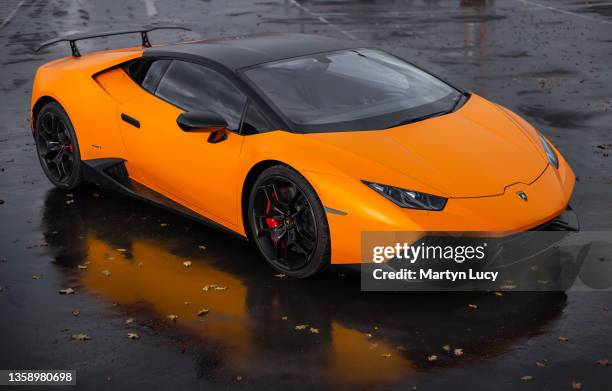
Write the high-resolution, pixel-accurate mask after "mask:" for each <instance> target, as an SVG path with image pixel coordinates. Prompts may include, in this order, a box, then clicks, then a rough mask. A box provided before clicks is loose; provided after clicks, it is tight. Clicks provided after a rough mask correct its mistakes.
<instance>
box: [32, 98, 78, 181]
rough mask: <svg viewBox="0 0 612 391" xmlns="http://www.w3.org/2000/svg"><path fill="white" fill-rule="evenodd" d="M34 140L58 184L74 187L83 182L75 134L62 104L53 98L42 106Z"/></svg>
mask: <svg viewBox="0 0 612 391" xmlns="http://www.w3.org/2000/svg"><path fill="white" fill-rule="evenodd" d="M34 140H35V142H36V150H37V152H38V158H39V160H40V164H41V166H42V168H43V171H44V172H45V175H46V176H47V178H49V180H50V181H51V182H52V183H53V184H54V185H55V186H57V187H60V188H63V189H73V188H75V187H76V186H77V185H79V184H80V182H81V180H80V177H81V167H80V163H81V159H80V154H79V148H78V143H77V141H76V135H75V133H74V129H73V128H72V124H71V123H70V120H69V119H68V116H67V115H66V113H65V112H64V110H63V109H62V108H61V106H60V105H59V104H57V103H55V102H50V103H48V104H47V105H45V106H44V107H43V108H42V109H41V110H40V112H39V114H38V117H37V118H36V130H35V132H34Z"/></svg>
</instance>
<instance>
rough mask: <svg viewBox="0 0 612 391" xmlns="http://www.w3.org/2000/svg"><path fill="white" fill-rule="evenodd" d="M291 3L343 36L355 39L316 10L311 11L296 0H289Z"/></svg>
mask: <svg viewBox="0 0 612 391" xmlns="http://www.w3.org/2000/svg"><path fill="white" fill-rule="evenodd" d="M291 4H293V5H294V6H296V7H298V8H299V9H301V10H302V11H304V12H306V13H307V14H309V15H310V16H312V17H313V18H315V19H318V20H319V21H321V22H323V23H325V24H326V25H328V26H329V27H331V28H333V29H334V30H336V31H338V32H339V33H341V34H342V35H344V36H345V37H347V38H349V39H355V40H356V39H357V37H356V36H354V35H353V34H351V33H349V32H348V31H345V30H342V29H341V28H340V27H338V26H336V25H335V24H333V23H332V22H330V21H329V20H327V19H325V17H323V16H321V15H319V14H317V13H316V12H313V11H311V10H310V9H308V8H307V7H305V6H303V5H302V4H300V3H299V2H298V1H297V0H291Z"/></svg>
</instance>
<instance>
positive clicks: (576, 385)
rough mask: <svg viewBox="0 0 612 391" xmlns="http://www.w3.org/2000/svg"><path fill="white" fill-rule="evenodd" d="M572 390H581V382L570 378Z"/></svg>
mask: <svg viewBox="0 0 612 391" xmlns="http://www.w3.org/2000/svg"><path fill="white" fill-rule="evenodd" d="M572 390H582V383H580V382H577V381H576V380H572Z"/></svg>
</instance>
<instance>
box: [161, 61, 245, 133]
mask: <svg viewBox="0 0 612 391" xmlns="http://www.w3.org/2000/svg"><path fill="white" fill-rule="evenodd" d="M156 95H157V96H159V97H160V98H162V99H165V100H167V101H168V102H170V103H172V104H174V105H176V106H178V107H180V108H182V109H184V110H188V111H197V110H211V111H214V112H215V113H217V114H219V115H221V116H222V117H223V118H224V119H225V120H226V121H227V123H228V128H229V129H232V130H237V129H238V126H239V125H240V117H241V116H242V110H243V108H244V104H245V102H246V97H245V96H244V95H243V94H242V93H241V92H240V91H239V90H238V89H237V88H236V87H234V85H233V84H232V83H231V82H230V81H229V80H227V79H226V78H225V77H224V76H222V75H220V74H219V73H218V72H215V71H213V70H211V69H209V68H206V67H203V66H201V65H197V64H192V63H189V62H184V61H173V62H172V64H170V67H169V68H168V70H167V71H166V73H165V75H164V77H163V78H162V80H161V82H160V83H159V86H158V87H157V91H156Z"/></svg>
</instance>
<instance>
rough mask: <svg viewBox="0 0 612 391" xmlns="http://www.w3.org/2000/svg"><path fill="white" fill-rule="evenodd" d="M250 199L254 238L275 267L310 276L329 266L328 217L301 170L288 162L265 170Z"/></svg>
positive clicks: (293, 273)
mask: <svg viewBox="0 0 612 391" xmlns="http://www.w3.org/2000/svg"><path fill="white" fill-rule="evenodd" d="M249 201H250V202H249V223H250V226H251V230H252V236H253V239H254V240H255V242H256V244H257V247H258V248H259V250H260V251H261V253H262V254H263V256H264V257H265V258H266V260H267V261H268V262H269V263H270V264H271V265H272V266H273V267H274V268H275V269H277V270H279V271H281V272H282V273H285V274H287V275H289V276H293V277H308V276H310V275H313V274H315V273H317V272H319V271H321V270H322V269H324V268H325V266H327V264H328V263H329V230H328V226H327V219H326V217H325V214H324V210H323V207H322V205H321V203H320V201H319V199H318V197H317V196H316V193H315V192H314V190H313V189H312V187H311V186H310V184H308V182H307V181H306V180H305V179H304V178H303V177H302V176H301V175H300V174H299V173H297V172H296V171H295V170H293V169H291V168H289V167H286V166H274V167H272V168H270V169H268V170H266V171H264V172H263V173H262V175H261V176H260V177H259V178H258V180H257V181H256V182H255V185H254V187H253V189H252V191H251V197H250V200H249Z"/></svg>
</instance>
